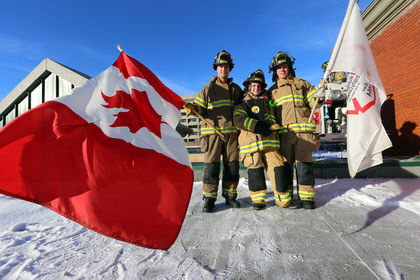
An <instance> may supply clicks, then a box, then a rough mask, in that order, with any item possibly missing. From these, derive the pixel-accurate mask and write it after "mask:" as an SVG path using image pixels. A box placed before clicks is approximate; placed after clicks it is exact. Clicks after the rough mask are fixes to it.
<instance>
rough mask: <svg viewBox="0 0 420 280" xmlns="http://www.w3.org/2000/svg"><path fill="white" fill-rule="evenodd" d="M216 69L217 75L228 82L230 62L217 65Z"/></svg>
mask: <svg viewBox="0 0 420 280" xmlns="http://www.w3.org/2000/svg"><path fill="white" fill-rule="evenodd" d="M216 71H217V77H218V78H219V79H220V80H221V81H222V82H224V83H226V82H227V79H228V77H229V73H230V66H229V65H228V64H221V65H217V68H216Z"/></svg>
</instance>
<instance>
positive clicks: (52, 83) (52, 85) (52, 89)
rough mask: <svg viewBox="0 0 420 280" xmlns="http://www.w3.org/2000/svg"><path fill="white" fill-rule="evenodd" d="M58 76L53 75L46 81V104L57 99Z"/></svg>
mask: <svg viewBox="0 0 420 280" xmlns="http://www.w3.org/2000/svg"><path fill="white" fill-rule="evenodd" d="M55 77H56V75H54V74H51V75H49V76H48V77H47V78H46V79H45V102H47V101H48V100H51V99H54V98H56V95H57V89H56V86H57V82H56V80H57V79H56V78H55Z"/></svg>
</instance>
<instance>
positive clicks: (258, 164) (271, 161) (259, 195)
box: [242, 150, 291, 207]
mask: <svg viewBox="0 0 420 280" xmlns="http://www.w3.org/2000/svg"><path fill="white" fill-rule="evenodd" d="M242 162H243V164H244V166H246V167H247V168H248V169H247V172H248V187H249V195H250V197H251V200H252V204H264V205H265V204H266V203H265V197H266V195H267V185H266V183H265V176H264V167H266V169H267V175H268V178H269V180H270V183H271V187H272V188H273V192H274V196H275V198H276V204H277V205H278V206H280V207H285V206H287V205H288V204H289V203H290V202H291V197H290V194H289V192H288V190H287V189H286V185H287V184H286V182H285V177H284V176H285V175H287V174H285V169H284V157H283V156H282V155H281V154H280V152H279V151H278V150H268V151H258V152H255V153H251V154H246V155H243V156H242Z"/></svg>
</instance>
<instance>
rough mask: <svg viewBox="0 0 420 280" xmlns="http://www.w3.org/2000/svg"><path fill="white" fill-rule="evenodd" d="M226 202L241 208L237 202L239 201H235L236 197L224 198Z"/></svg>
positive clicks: (233, 206)
mask: <svg viewBox="0 0 420 280" xmlns="http://www.w3.org/2000/svg"><path fill="white" fill-rule="evenodd" d="M226 204H227V205H229V206H230V207H232V208H241V204H240V203H239V201H237V200H236V198H233V197H228V198H226Z"/></svg>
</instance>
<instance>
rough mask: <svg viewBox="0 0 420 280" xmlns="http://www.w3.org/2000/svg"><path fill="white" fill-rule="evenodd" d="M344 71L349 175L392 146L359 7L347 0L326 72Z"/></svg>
mask: <svg viewBox="0 0 420 280" xmlns="http://www.w3.org/2000/svg"><path fill="white" fill-rule="evenodd" d="M338 71H344V72H348V73H349V75H348V80H347V87H348V97H347V121H348V123H347V134H348V135H347V160H348V166H349V173H350V176H351V177H352V178H353V177H354V176H355V175H356V173H357V172H360V171H362V170H365V169H367V168H369V167H371V166H375V165H378V164H381V163H382V151H383V150H386V149H388V148H390V147H392V143H391V141H390V140H389V137H388V135H387V134H386V132H385V129H384V127H383V125H382V122H381V115H380V112H381V106H382V103H383V102H384V101H385V99H386V94H385V90H384V87H383V85H382V82H381V78H380V77H379V73H378V70H377V69H376V65H375V61H374V59H373V55H372V51H371V49H370V45H369V41H368V38H367V36H366V31H365V29H364V26H363V21H362V17H361V15H360V9H359V6H358V5H357V3H356V2H355V0H350V2H349V7H348V9H347V13H346V17H345V19H344V22H343V25H342V27H341V30H340V34H339V36H338V39H337V42H336V44H335V47H334V51H333V54H332V56H331V59H330V62H329V65H328V69H327V71H326V73H330V72H338Z"/></svg>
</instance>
